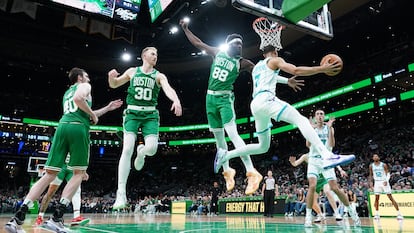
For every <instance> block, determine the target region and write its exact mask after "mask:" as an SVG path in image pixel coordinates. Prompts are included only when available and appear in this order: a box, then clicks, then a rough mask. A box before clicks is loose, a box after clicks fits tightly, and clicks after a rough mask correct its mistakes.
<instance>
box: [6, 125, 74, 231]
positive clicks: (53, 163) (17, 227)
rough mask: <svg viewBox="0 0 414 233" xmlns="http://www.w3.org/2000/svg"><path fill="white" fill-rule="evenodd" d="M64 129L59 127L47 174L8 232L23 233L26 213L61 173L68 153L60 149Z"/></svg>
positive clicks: (30, 193)
mask: <svg viewBox="0 0 414 233" xmlns="http://www.w3.org/2000/svg"><path fill="white" fill-rule="evenodd" d="M63 128H64V127H62V125H59V126H58V128H57V129H56V132H55V136H54V137H53V142H52V146H51V148H50V152H49V155H48V160H47V161H46V166H45V170H46V173H45V174H44V175H43V176H42V177H41V178H40V179H39V180H38V181H37V182H36V183H35V184H34V185H33V186H32V188H30V191H29V193H28V194H27V195H26V198H25V199H24V201H23V204H22V205H21V207H20V208H19V210H18V211H17V212H16V213H15V215H14V216H13V217H12V218H11V220H10V221H9V222H8V223H6V225H5V229H6V231H7V232H19V231H22V227H21V225H23V223H24V220H25V218H26V213H27V211H28V210H29V208H32V207H33V206H34V203H33V200H37V199H38V198H39V197H40V195H42V193H43V192H44V191H45V190H46V189H47V188H48V186H49V184H50V183H51V182H52V181H53V180H54V179H55V177H56V175H57V173H58V172H59V171H60V169H61V167H62V165H63V163H64V160H65V158H66V154H67V152H65V151H62V150H61V149H60V146H62V145H63V144H64V141H62V140H61V138H62V135H63V134H64V133H65V129H63Z"/></svg>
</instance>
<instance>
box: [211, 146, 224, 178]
mask: <svg viewBox="0 0 414 233" xmlns="http://www.w3.org/2000/svg"><path fill="white" fill-rule="evenodd" d="M226 154H227V151H226V150H224V149H221V148H217V152H216V157H215V158H214V173H216V174H217V173H218V172H219V170H220V168H221V167H222V166H223V162H222V160H223V158H224V156H226Z"/></svg>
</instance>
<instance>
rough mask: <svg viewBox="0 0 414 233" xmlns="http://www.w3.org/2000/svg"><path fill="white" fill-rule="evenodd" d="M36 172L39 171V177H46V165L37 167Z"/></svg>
mask: <svg viewBox="0 0 414 233" xmlns="http://www.w3.org/2000/svg"><path fill="white" fill-rule="evenodd" d="M36 170H37V177H39V178H40V177H42V176H44V175H45V172H46V170H45V165H44V164H37V165H36Z"/></svg>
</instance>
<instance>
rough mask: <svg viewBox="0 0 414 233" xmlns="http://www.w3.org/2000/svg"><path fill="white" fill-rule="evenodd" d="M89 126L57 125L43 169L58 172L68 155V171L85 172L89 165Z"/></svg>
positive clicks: (73, 123)
mask: <svg viewBox="0 0 414 233" xmlns="http://www.w3.org/2000/svg"><path fill="white" fill-rule="evenodd" d="M89 146H90V137H89V126H86V125H84V124H81V123H78V122H72V123H59V125H58V127H57V129H56V132H55V135H54V136H53V141H52V146H51V148H50V152H49V156H48V158H47V161H46V166H45V168H47V169H50V170H54V171H60V170H61V168H62V167H63V165H64V164H65V160H66V156H67V154H68V153H70V160H69V163H68V167H69V169H76V170H86V169H87V168H88V165H89Z"/></svg>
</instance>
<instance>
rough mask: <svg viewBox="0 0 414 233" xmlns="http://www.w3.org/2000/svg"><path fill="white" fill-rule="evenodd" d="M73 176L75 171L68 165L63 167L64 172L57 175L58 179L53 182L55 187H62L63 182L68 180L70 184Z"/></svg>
mask: <svg viewBox="0 0 414 233" xmlns="http://www.w3.org/2000/svg"><path fill="white" fill-rule="evenodd" d="M72 176H73V171H72V170H69V169H68V167H67V166H66V165H63V167H62V170H60V172H59V173H58V174H57V176H56V178H55V179H54V180H53V181H52V183H50V184H53V185H58V186H59V185H61V184H62V182H63V180H66V182H68V181H69V180H70V179H71V178H72Z"/></svg>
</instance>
